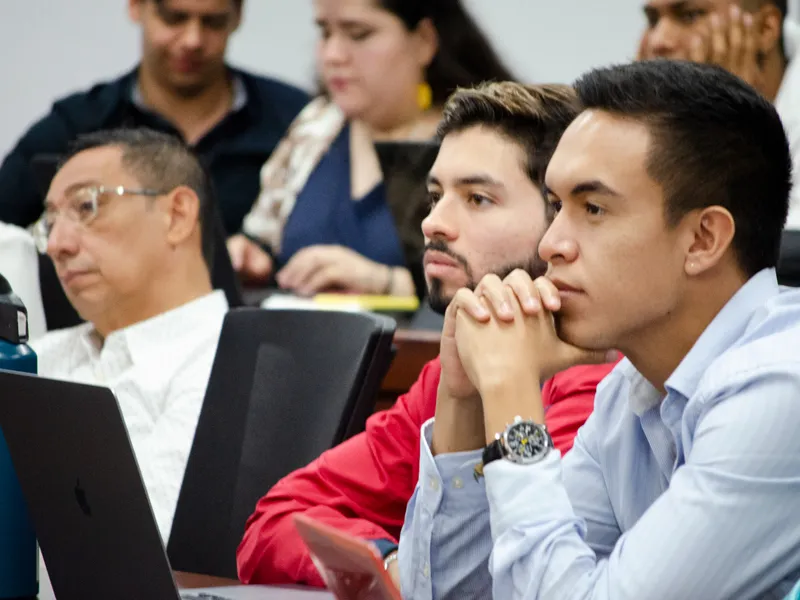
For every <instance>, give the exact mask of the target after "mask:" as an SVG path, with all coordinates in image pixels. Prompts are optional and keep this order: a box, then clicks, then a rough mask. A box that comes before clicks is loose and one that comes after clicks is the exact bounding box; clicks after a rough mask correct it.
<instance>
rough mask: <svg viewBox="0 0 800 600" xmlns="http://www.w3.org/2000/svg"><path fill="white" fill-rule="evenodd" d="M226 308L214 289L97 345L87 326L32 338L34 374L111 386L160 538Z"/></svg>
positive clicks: (173, 501) (165, 530) (169, 515)
mask: <svg viewBox="0 0 800 600" xmlns="http://www.w3.org/2000/svg"><path fill="white" fill-rule="evenodd" d="M227 311H228V302H227V300H226V299H225V294H224V292H222V291H215V292H213V293H211V294H208V295H206V296H203V297H202V298H199V299H197V300H194V301H192V302H189V303H188V304H185V305H183V306H181V307H179V308H176V309H174V310H171V311H168V312H166V313H163V314H161V315H158V316H156V317H153V318H151V319H148V320H146V321H142V322H140V323H137V324H135V325H132V326H130V327H126V328H125V329H121V330H119V331H115V332H113V333H111V334H110V335H109V336H108V337H107V338H106V340H105V343H103V344H102V345H101V343H100V340H99V338H98V336H97V333H96V332H95V331H94V328H93V326H92V325H91V323H85V324H83V325H78V326H77V327H72V328H69V329H63V330H59V331H53V332H50V333H48V334H46V335H45V336H44V337H43V338H40V339H38V340H34V341H33V342H32V343H31V346H32V347H33V349H34V350H35V351H36V353H37V355H38V358H39V374H40V375H43V376H45V377H49V378H54V379H65V380H70V381H77V382H80V383H88V384H94V385H102V386H106V387H109V388H111V389H112V390H113V391H114V394H115V395H116V396H117V400H118V401H119V405H120V408H121V410H122V416H123V417H124V419H125V425H126V426H127V429H128V434H129V435H130V438H131V443H132V444H133V450H134V452H135V454H136V459H137V461H138V463H139V470H140V471H141V473H142V479H143V480H144V484H145V487H146V488H147V493H148V495H149V497H150V504H151V505H152V507H153V512H154V513H155V518H156V522H157V523H158V528H159V531H160V532H161V536H162V538H163V539H164V540H167V539H168V537H169V532H170V529H171V527H172V518H173V515H174V513H175V505H176V504H177V501H178V492H179V491H180V487H181V483H182V481H183V473H184V470H185V469H186V461H187V459H188V457H189V451H190V450H191V447H192V441H193V439H194V432H195V428H196V426H197V419H198V417H199V415H200V408H201V406H202V403H203V397H204V396H205V392H206V386H207V384H208V378H209V375H210V373H211V365H212V363H213V361H214V355H215V354H216V350H217V342H218V341H219V334H220V330H221V328H222V321H223V319H224V317H225V314H226V313H227Z"/></svg>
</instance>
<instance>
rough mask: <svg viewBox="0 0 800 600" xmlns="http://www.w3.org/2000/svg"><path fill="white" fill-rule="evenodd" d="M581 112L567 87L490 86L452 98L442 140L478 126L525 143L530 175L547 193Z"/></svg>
mask: <svg viewBox="0 0 800 600" xmlns="http://www.w3.org/2000/svg"><path fill="white" fill-rule="evenodd" d="M579 112H580V104H579V103H578V98H577V96H576V94H575V91H574V90H573V89H572V88H571V87H569V86H567V85H559V84H544V85H523V84H521V83H513V82H499V83H485V84H483V85H479V86H477V87H474V88H468V89H460V90H458V91H457V92H456V93H454V94H453V95H452V96H451V97H450V99H449V100H448V101H447V103H446V104H445V105H444V111H443V114H442V120H441V121H440V122H439V130H438V132H437V136H438V138H439V139H440V140H441V139H443V138H444V137H445V136H447V135H449V134H451V133H457V132H459V131H463V130H465V129H468V128H470V127H476V126H480V127H485V128H487V129H491V130H494V131H497V132H498V133H500V134H501V135H503V136H504V137H506V138H507V139H509V140H511V141H512V142H516V143H517V144H519V146H520V147H521V148H522V150H523V152H524V155H525V157H526V161H527V164H525V165H523V166H524V168H525V172H526V173H527V174H528V177H530V179H531V181H533V182H534V183H535V184H536V186H537V187H539V188H540V189H541V188H542V186H543V185H544V174H545V171H546V170H547V164H548V163H549V162H550V158H551V157H552V156H553V152H554V151H555V148H556V146H557V145H558V140H559V139H561V134H563V133H564V130H565V129H566V128H567V126H568V125H569V124H570V123H571V122H572V121H573V119H575V117H576V116H577V115H578V113H579Z"/></svg>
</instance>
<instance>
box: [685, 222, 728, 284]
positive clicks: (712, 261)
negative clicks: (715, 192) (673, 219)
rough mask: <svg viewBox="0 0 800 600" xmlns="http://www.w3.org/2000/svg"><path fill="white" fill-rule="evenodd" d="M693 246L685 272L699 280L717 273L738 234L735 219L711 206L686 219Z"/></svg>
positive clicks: (686, 262) (689, 250) (688, 250)
mask: <svg viewBox="0 0 800 600" xmlns="http://www.w3.org/2000/svg"><path fill="white" fill-rule="evenodd" d="M684 219H686V220H687V221H686V223H685V226H686V227H687V235H688V236H689V244H688V248H687V251H686V260H685V261H684V271H685V272H686V274H687V275H689V276H696V275H701V274H703V273H705V272H706V271H709V270H711V269H714V268H715V267H716V266H717V265H718V264H719V263H720V262H722V261H723V260H724V258H725V257H726V256H727V253H728V250H729V249H730V247H731V244H732V243H733V236H734V234H735V233H736V223H735V222H734V220H733V215H731V213H730V212H728V210H727V209H726V208H723V207H721V206H709V207H706V208H704V209H702V210H697V211H694V212H692V213H690V214H689V215H686V217H684Z"/></svg>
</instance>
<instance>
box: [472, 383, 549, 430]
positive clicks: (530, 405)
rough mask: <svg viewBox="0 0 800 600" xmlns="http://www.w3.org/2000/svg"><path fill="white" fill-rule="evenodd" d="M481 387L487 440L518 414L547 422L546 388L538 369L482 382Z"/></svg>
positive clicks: (525, 417) (539, 421)
mask: <svg viewBox="0 0 800 600" xmlns="http://www.w3.org/2000/svg"><path fill="white" fill-rule="evenodd" d="M479 388H480V390H481V397H482V398H483V414H484V420H483V427H484V432H485V438H484V441H483V443H484V444H489V443H491V442H492V441H494V439H495V436H496V435H497V434H498V433H502V432H503V431H505V429H506V427H507V426H508V425H509V424H510V423H512V422H513V421H514V418H515V417H522V418H523V419H530V420H532V421H534V422H536V423H540V424H544V422H545V419H544V408H543V407H542V392H541V389H540V385H539V378H538V376H537V375H536V374H535V373H531V372H527V373H521V374H519V375H518V376H514V377H506V378H504V379H503V380H498V381H490V382H486V383H482V384H481V385H480V386H479Z"/></svg>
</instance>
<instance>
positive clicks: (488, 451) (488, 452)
mask: <svg viewBox="0 0 800 600" xmlns="http://www.w3.org/2000/svg"><path fill="white" fill-rule="evenodd" d="M501 458H503V442H501V441H500V438H497V439H496V440H494V441H493V442H492V443H491V444H487V446H486V447H485V448H484V449H483V455H482V457H481V462H480V464H478V465H476V466H475V480H476V481H477V480H478V479H480V478H481V477H483V468H484V467H485V466H486V465H488V464H489V463H490V462H492V461H494V460H500V459H501Z"/></svg>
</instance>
